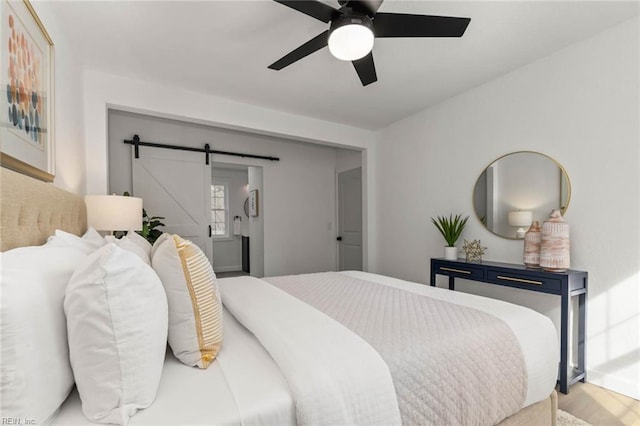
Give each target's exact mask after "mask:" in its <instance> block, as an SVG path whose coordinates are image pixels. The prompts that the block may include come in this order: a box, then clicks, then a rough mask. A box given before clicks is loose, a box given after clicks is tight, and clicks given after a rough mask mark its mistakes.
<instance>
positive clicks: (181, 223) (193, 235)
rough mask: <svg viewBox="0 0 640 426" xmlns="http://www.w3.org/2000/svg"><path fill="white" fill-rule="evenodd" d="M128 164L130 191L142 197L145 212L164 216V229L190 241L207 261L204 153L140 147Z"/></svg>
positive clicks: (209, 247) (208, 172)
mask: <svg viewBox="0 0 640 426" xmlns="http://www.w3.org/2000/svg"><path fill="white" fill-rule="evenodd" d="M132 157H133V149H132ZM132 165H133V166H132V169H133V170H132V177H133V195H134V196H136V197H141V198H142V200H143V206H144V208H145V210H146V211H147V214H149V215H150V216H164V218H165V219H164V220H163V221H162V222H163V223H164V224H165V225H166V226H165V227H164V229H163V230H164V231H165V232H169V233H172V234H178V235H180V236H181V237H183V238H185V239H188V240H191V241H193V242H194V243H195V244H197V245H198V246H199V247H200V248H201V249H202V251H203V252H204V253H205V254H206V256H207V258H208V259H209V261H211V260H212V251H213V247H212V244H211V238H210V235H209V225H210V221H211V166H209V165H206V164H205V155H204V154H203V153H197V152H188V151H177V150H171V149H163V148H149V147H142V148H140V158H135V157H133V158H132Z"/></svg>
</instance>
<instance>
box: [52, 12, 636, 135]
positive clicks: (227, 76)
mask: <svg viewBox="0 0 640 426" xmlns="http://www.w3.org/2000/svg"><path fill="white" fill-rule="evenodd" d="M326 3H328V4H331V5H333V6H335V7H337V6H338V3H337V1H335V0H334V1H326ZM639 9H640V7H639V3H638V2H637V1H621V2H614V1H602V2H596V1H568V2H561V1H539V0H538V1H491V2H487V1H452V0H450V1H399V0H386V1H385V2H384V3H383V5H382V7H381V8H380V11H383V12H398V13H417V14H429V15H449V16H461V17H470V18H472V19H471V23H470V25H469V27H468V29H467V31H466V33H465V35H464V36H463V37H462V38H460V39H455V38H452V39H447V38H440V39H438V38H434V39H402V38H398V39H377V40H376V42H375V46H374V50H373V55H374V59H375V62H376V69H377V73H378V82H376V83H373V84H371V85H370V86H367V87H362V85H361V84H360V81H359V79H358V77H357V75H356V73H355V70H354V69H353V66H352V65H351V63H349V62H342V61H339V60H337V59H335V58H333V57H332V56H331V54H330V53H329V51H328V49H326V48H325V49H322V50H320V51H318V52H316V53H315V54H313V55H311V56H308V57H306V58H304V59H302V60H301V61H299V62H297V63H295V64H293V65H291V66H289V67H287V68H285V69H283V70H282V71H273V70H269V69H267V66H268V65H269V64H271V63H272V62H274V61H275V60H277V59H279V58H280V57H281V56H283V55H285V54H286V53H288V52H289V51H291V50H293V49H294V48H296V47H298V46H299V45H300V44H302V43H304V42H306V41H307V40H308V39H310V38H312V37H314V36H316V35H317V34H319V33H321V32H322V31H324V30H325V29H326V28H327V24H324V23H322V22H320V21H317V20H315V19H313V18H310V17H308V16H306V15H303V14H301V13H298V12H296V11H294V10H291V9H290V8H288V7H285V6H283V5H281V4H278V3H275V2H273V1H269V0H256V1H243V0H235V1H196V2H185V1H92V2H86V1H65V2H59V3H56V12H57V16H58V17H59V19H60V20H61V22H60V24H61V26H62V28H64V31H65V34H66V35H67V36H68V41H69V42H70V43H71V44H72V46H73V49H74V51H76V52H78V54H79V57H80V58H81V61H82V62H83V64H84V66H86V67H87V68H89V69H96V70H101V71H104V72H109V73H114V74H119V75H123V76H130V77H134V78H139V79H144V80H153V81H157V82H161V83H163V84H168V85H172V86H177V87H182V88H185V89H189V90H195V91H200V92H204V93H208V94H211V95H216V96H222V97H226V98H231V99H234V100H237V101H241V102H247V103H251V104H255V105H260V106H264V107H268V108H272V109H276V110H282V111H288V112H293V113H296V114H302V115H306V116H310V117H315V118H319V119H323V120H328V121H335V122H340V123H345V124H349V125H352V126H357V127H362V128H368V129H378V128H381V127H384V126H386V125H388V124H390V123H392V122H394V121H396V120H398V119H401V118H403V117H406V116H408V115H411V114H412V113H414V112H417V111H419V110H422V109H424V108H426V107H428V106H430V105H434V104H436V103H438V102H440V101H442V100H443V99H446V98H448V97H451V96H454V95H456V94H458V93H461V92H463V91H465V90H468V89H470V88H472V87H475V86H478V85H480V84H483V83H485V82H487V81H490V80H492V79H494V78H496V77H497V76H499V75H501V74H505V73H507V72H509V71H511V70H513V69H516V68H518V67H521V66H523V65H525V64H527V63H530V62H533V61H535V60H536V59H538V58H541V57H544V56H547V55H549V54H551V53H553V52H555V51H557V50H560V49H562V48H564V47H565V46H567V45H569V44H571V43H574V42H576V41H579V40H582V39H585V38H588V37H590V36H592V35H595V34H597V33H599V32H601V31H603V30H605V29H607V28H609V27H612V26H614V25H616V24H618V23H620V22H622V21H625V20H627V19H630V18H632V17H633V16H635V15H638V13H639ZM54 42H55V40H54Z"/></svg>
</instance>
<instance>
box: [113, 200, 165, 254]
mask: <svg viewBox="0 0 640 426" xmlns="http://www.w3.org/2000/svg"><path fill="white" fill-rule="evenodd" d="M122 195H124V196H125V197H130V196H131V195H130V194H129V193H128V192H124V193H123V194H122ZM162 219H164V217H163V216H151V217H149V215H148V214H147V211H146V210H145V209H142V231H136V233H138V234H140V235H142V236H143V237H144V238H146V239H147V241H149V242H150V243H151V244H153V243H155V242H156V240H157V239H158V237H159V236H160V235H162V231H161V230H159V229H156V228H157V227H158V226H164V223H162V222H161V220H162Z"/></svg>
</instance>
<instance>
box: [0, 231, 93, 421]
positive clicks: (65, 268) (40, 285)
mask: <svg viewBox="0 0 640 426" xmlns="http://www.w3.org/2000/svg"><path fill="white" fill-rule="evenodd" d="M69 235H71V234H69ZM72 237H74V238H76V239H77V240H81V238H79V237H75V236H73V235H72ZM64 239H65V237H62V238H58V239H55V238H54V239H53V240H52V241H53V242H51V243H47V244H45V245H43V246H38V247H21V248H16V249H13V250H8V251H6V252H4V253H0V263H1V264H2V273H1V275H0V294H1V295H2V297H1V298H0V304H1V307H0V312H1V315H0V316H1V319H0V323H1V324H2V326H1V327H0V329H1V333H0V334H1V337H0V340H1V341H0V346H1V355H0V359H1V360H2V362H1V363H0V377H1V385H0V401H1V406H0V413H2V417H3V418H20V419H33V420H35V422H36V423H37V424H42V423H44V422H46V421H47V420H48V419H49V418H50V417H51V416H52V415H53V414H55V413H56V411H57V410H58V408H59V407H60V405H61V404H62V403H63V402H64V400H65V399H66V397H67V395H68V394H69V391H70V390H71V389H72V387H73V373H72V371H71V365H70V364H69V349H68V345H67V326H66V321H65V316H64V310H63V300H64V292H65V288H66V286H67V283H68V282H69V279H70V278H71V275H72V274H73V271H74V269H75V267H76V265H77V264H78V263H79V262H81V261H82V260H83V259H84V258H85V257H86V253H87V251H86V250H87V247H86V246H83V245H82V244H80V245H77V244H76V245H74V244H73V243H74V242H75V243H77V242H78V241H73V242H72V244H67V243H65V241H64Z"/></svg>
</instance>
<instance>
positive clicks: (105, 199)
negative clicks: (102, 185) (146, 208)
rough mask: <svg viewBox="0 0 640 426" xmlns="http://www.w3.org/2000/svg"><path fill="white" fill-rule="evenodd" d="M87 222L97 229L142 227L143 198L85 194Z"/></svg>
mask: <svg viewBox="0 0 640 426" xmlns="http://www.w3.org/2000/svg"><path fill="white" fill-rule="evenodd" d="M84 202H85V204H86V205H87V223H88V224H89V226H92V227H93V228H95V229H96V230H97V231H110V232H113V231H128V230H130V229H132V230H134V231H139V230H141V229H142V198H138V197H125V196H122V195H85V197H84Z"/></svg>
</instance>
